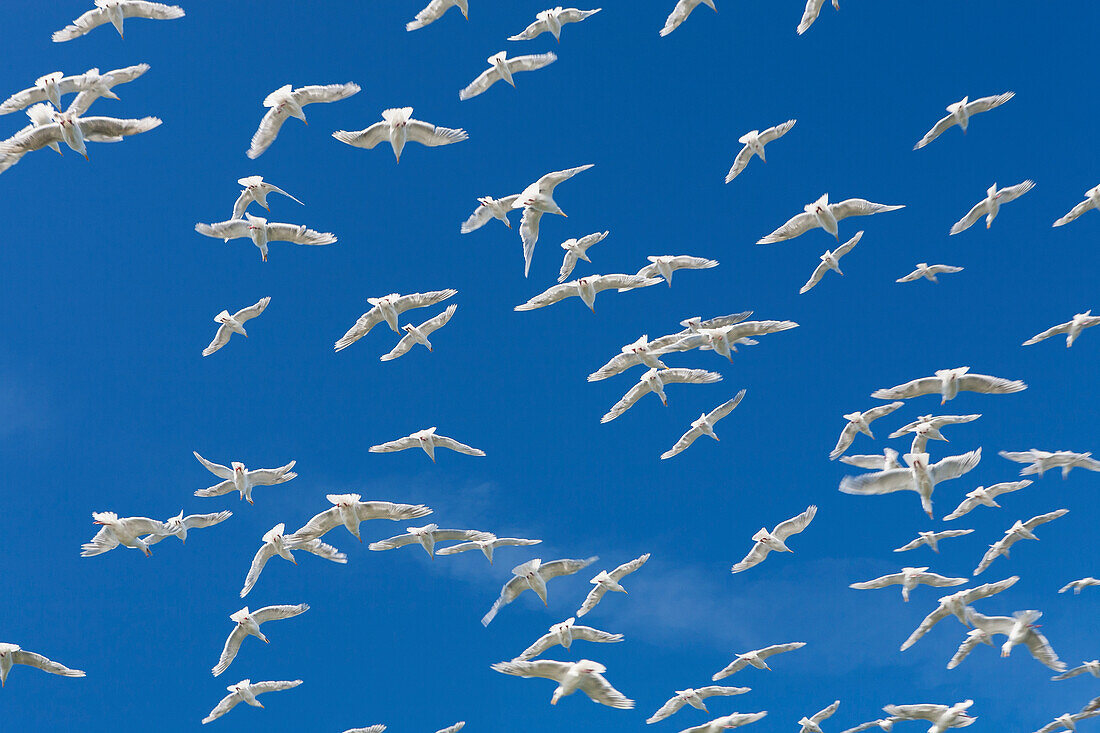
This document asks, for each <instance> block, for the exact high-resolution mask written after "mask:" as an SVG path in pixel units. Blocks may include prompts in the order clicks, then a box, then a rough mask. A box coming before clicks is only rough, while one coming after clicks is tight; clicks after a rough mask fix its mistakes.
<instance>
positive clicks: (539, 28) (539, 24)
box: [508, 18, 564, 41]
mask: <svg viewBox="0 0 1100 733" xmlns="http://www.w3.org/2000/svg"><path fill="white" fill-rule="evenodd" d="M563 20H564V18H563ZM548 30H550V26H549V25H547V23H546V21H545V20H543V19H541V18H539V19H538V20H536V21H535V22H534V23H532V24H531V25H529V26H527V27H526V28H524V29H523V31H522V32H520V33H517V34H516V35H514V36H509V37H508V40H509V41H530V40H531V39H533V38H537V37H538V36H540V35H541V34H543V33H545V32H546V31H548Z"/></svg>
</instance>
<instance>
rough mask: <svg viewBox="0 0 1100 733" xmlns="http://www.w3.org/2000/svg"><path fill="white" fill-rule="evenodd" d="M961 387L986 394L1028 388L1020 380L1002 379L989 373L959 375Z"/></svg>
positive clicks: (1007, 392)
mask: <svg viewBox="0 0 1100 733" xmlns="http://www.w3.org/2000/svg"><path fill="white" fill-rule="evenodd" d="M959 389H960V390H966V391H968V392H981V393H984V394H1012V393H1014V392H1022V391H1024V390H1025V389H1027V385H1026V384H1024V383H1023V382H1021V381H1019V380H1014V379H1001V378H1000V377H991V376H989V375H987V374H964V375H962V376H961V377H959Z"/></svg>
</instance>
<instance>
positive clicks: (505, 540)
mask: <svg viewBox="0 0 1100 733" xmlns="http://www.w3.org/2000/svg"><path fill="white" fill-rule="evenodd" d="M486 534H488V535H489V536H488V537H486V538H485V539H480V540H474V541H473V542H460V543H459V544H457V545H450V546H449V547H442V548H440V549H439V550H437V551H436V554H437V555H457V554H458V553H460V552H468V551H469V550H481V552H482V554H484V555H485V557H486V558H487V559H488V560H489V564H490V565H492V564H493V550H495V549H496V548H498V547H529V546H530V545H537V544H540V543H541V542H542V540H525V539H520V538H518V537H497V536H496V535H494V534H491V533H486Z"/></svg>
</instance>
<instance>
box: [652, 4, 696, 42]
mask: <svg viewBox="0 0 1100 733" xmlns="http://www.w3.org/2000/svg"><path fill="white" fill-rule="evenodd" d="M698 4H699V0H679V1H678V2H677V3H676V7H674V8H673V9H672V12H671V13H669V16H668V18H666V19H665V26H664V28H662V29H661V31H660V35H661V36H662V37H663V36H667V35H668V34H669V33H672V31H674V30H676V29H677V28H679V27H680V24H681V23H683V22H684V21H685V20H687V17H688V16H689V15H691V11H692V10H695V6H696V5H698Z"/></svg>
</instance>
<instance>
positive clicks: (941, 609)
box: [901, 603, 951, 651]
mask: <svg viewBox="0 0 1100 733" xmlns="http://www.w3.org/2000/svg"><path fill="white" fill-rule="evenodd" d="M950 615H951V611H950V610H948V608H947V606H946V605H944V604H943V603H941V604H940V605H939V606H938V607H937V608H936V610H935V611H933V612H932V613H930V614H928V615H927V616H925V617H924V619H923V620H921V622H920V625H918V626H917V628H916V630H915V631H914V632H913V633H912V634H910V635H909V638H908V639H906V640H905V642H904V643H903V644H902V645H901V650H902V651H905V650H906V649H908V648H909V647H911V646H913V645H914V644H916V643H917V641H919V640H920V638H921V637H922V636H924V635H925V634H927V633H928V632H929V631H931V630H932V627H933V626H935V625H936V624H938V623H939V622H940V621H943V620H944V619H945V618H947V617H948V616H950Z"/></svg>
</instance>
